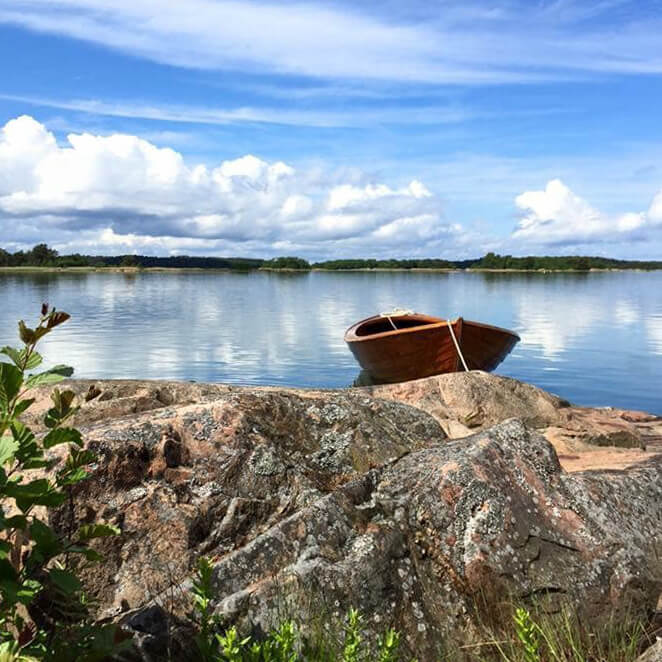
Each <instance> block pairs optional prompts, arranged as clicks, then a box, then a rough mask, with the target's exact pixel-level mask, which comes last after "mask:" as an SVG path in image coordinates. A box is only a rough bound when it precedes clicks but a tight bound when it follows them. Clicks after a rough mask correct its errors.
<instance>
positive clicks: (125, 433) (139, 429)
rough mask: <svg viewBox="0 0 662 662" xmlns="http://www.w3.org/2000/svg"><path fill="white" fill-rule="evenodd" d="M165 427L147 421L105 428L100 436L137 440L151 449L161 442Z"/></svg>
mask: <svg viewBox="0 0 662 662" xmlns="http://www.w3.org/2000/svg"><path fill="white" fill-rule="evenodd" d="M164 429H165V426H163V425H154V424H153V423H150V422H149V421H146V422H145V423H139V424H137V425H129V426H127V427H122V428H110V429H108V430H105V431H104V432H103V433H102V434H101V436H100V438H101V439H102V440H103V441H136V442H139V443H143V444H144V445H145V446H146V447H147V448H149V449H150V450H151V449H152V448H154V447H155V446H156V445H157V444H158V443H159V441H160V439H161V434H162V432H163V430H164Z"/></svg>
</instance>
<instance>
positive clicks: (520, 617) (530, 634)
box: [513, 607, 540, 662]
mask: <svg viewBox="0 0 662 662" xmlns="http://www.w3.org/2000/svg"><path fill="white" fill-rule="evenodd" d="M513 619H514V621H515V633H516V634H517V638H518V639H519V640H520V643H521V644H522V650H523V652H524V659H525V660H526V662H540V642H539V640H538V626H537V625H536V623H534V621H533V619H532V618H531V614H530V613H529V612H528V611H527V610H526V609H523V608H522V607H518V608H517V609H515V615H514V617H513Z"/></svg>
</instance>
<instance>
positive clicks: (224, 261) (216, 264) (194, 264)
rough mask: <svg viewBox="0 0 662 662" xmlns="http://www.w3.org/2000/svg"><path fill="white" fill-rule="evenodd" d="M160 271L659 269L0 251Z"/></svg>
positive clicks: (596, 263)
mask: <svg viewBox="0 0 662 662" xmlns="http://www.w3.org/2000/svg"><path fill="white" fill-rule="evenodd" d="M6 267H27V268H32V267H37V268H39V267H47V268H71V267H78V268H103V267H117V268H143V269H150V268H160V269H228V270H232V271H253V270H257V269H263V270H286V271H310V270H313V269H319V270H327V271H349V270H380V269H381V270H399V269H402V270H410V269H431V270H445V269H453V270H455V269H486V270H508V271H510V270H513V271H589V270H591V269H644V270H653V269H662V261H654V260H616V259H613V258H606V257H595V256H582V255H566V256H546V255H545V256H535V255H529V256H525V257H514V256H512V255H499V254H497V253H487V255H484V256H483V257H480V258H476V259H473V260H444V259H437V258H412V259H401V260H395V259H386V260H378V259H372V258H367V259H362V258H352V259H341V260H326V261H322V262H312V263H311V262H308V261H307V260H304V259H303V258H300V257H275V258H269V259H259V258H243V257H198V256H189V255H176V256H168V257H159V256H153V255H80V254H79V253H74V254H71V255H60V254H59V253H58V251H56V250H55V249H53V248H50V247H49V246H48V245H46V244H37V245H36V246H34V247H33V248H32V249H31V250H29V251H16V252H15V253H11V252H9V251H7V250H4V249H2V248H0V268H6Z"/></svg>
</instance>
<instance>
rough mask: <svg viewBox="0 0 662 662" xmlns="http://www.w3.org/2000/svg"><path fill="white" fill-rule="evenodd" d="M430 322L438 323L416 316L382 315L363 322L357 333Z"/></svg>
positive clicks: (384, 330) (411, 326)
mask: <svg viewBox="0 0 662 662" xmlns="http://www.w3.org/2000/svg"><path fill="white" fill-rule="evenodd" d="M429 324H438V322H436V321H432V320H422V319H420V318H416V317H380V318H378V319H374V320H370V321H369V322H365V323H364V324H361V326H360V327H359V328H358V329H356V335H357V336H371V335H373V334H375V333H386V332H387V331H396V330H400V329H411V328H413V327H415V326H428V325H429Z"/></svg>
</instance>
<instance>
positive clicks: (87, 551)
mask: <svg viewBox="0 0 662 662" xmlns="http://www.w3.org/2000/svg"><path fill="white" fill-rule="evenodd" d="M69 553H71V554H81V555H82V556H84V557H85V559H86V560H87V561H94V562H95V563H96V562H99V561H103V556H101V554H99V552H97V551H96V550H95V549H91V548H90V547H84V546H82V545H72V546H71V547H67V554H69Z"/></svg>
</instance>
